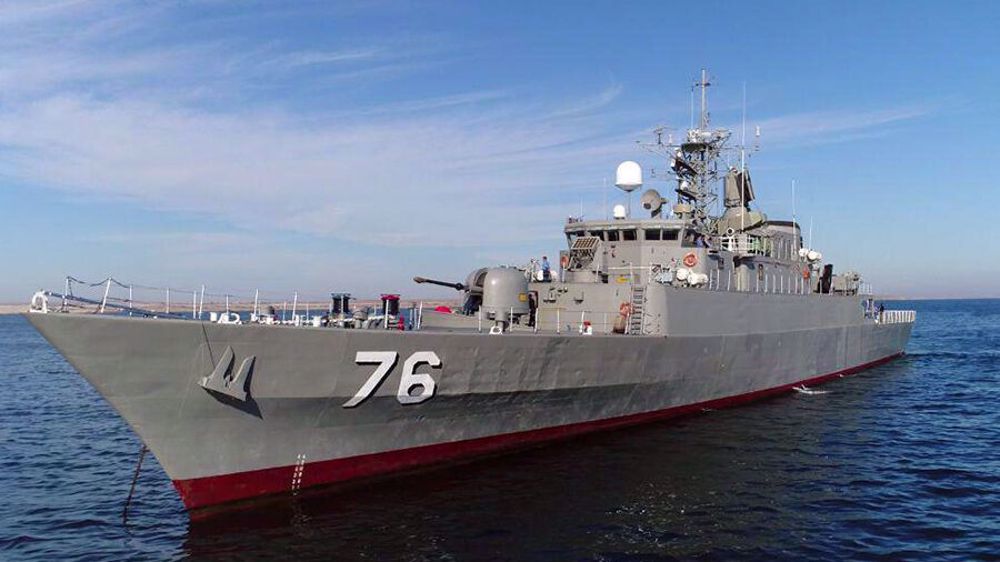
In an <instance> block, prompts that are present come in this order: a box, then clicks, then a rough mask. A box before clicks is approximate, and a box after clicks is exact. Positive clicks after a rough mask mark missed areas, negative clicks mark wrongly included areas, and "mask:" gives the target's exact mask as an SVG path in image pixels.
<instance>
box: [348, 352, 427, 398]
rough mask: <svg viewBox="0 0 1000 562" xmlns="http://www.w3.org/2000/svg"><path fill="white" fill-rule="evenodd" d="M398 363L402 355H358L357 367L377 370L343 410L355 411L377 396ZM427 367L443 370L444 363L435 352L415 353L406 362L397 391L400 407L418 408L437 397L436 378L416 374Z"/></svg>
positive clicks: (368, 353) (377, 353)
mask: <svg viewBox="0 0 1000 562" xmlns="http://www.w3.org/2000/svg"><path fill="white" fill-rule="evenodd" d="M398 361H399V353H397V352H395V351H359V352H358V353H357V355H356V356H355V357H354V362H355V363H357V364H358V365H378V367H376V368H375V372H374V373H372V374H371V376H369V377H368V380H366V381H365V384H363V385H361V388H360V389H358V392H357V394H355V395H354V396H353V397H352V398H351V399H350V400H348V401H347V402H344V404H343V407H344V408H354V407H356V406H358V405H359V404H361V403H362V402H364V401H365V400H367V399H368V397H369V396H371V395H372V394H374V393H375V390H376V389H377V388H378V387H379V385H381V384H382V381H384V380H385V379H386V377H388V376H389V374H390V373H391V372H392V369H393V367H395V366H396V363H397V362H398ZM425 363H426V364H427V365H430V366H431V368H434V369H439V368H441V359H440V358H439V357H438V356H437V353H434V352H433V351H416V352H414V353H413V354H411V355H410V356H409V357H407V358H406V361H404V362H403V373H402V375H400V377H399V388H398V389H397V391H396V400H398V401H399V403H400V404H403V405H404V406H406V405H409V404H419V403H421V402H425V401H427V400H429V399H431V398H432V397H433V396H434V391H435V389H436V388H437V383H436V382H435V381H434V377H432V376H431V375H430V374H428V373H417V372H415V370H416V368H417V366H419V365H422V364H425ZM415 391H416V392H415Z"/></svg>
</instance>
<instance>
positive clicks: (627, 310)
mask: <svg viewBox="0 0 1000 562" xmlns="http://www.w3.org/2000/svg"><path fill="white" fill-rule="evenodd" d="M618 314H621V315H622V316H628V315H629V314H632V305H631V304H629V303H627V302H623V303H622V305H621V306H619V307H618Z"/></svg>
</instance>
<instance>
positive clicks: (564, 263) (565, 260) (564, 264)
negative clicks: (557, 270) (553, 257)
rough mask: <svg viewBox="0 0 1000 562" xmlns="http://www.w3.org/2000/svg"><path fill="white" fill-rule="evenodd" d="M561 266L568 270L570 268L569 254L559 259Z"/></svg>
mask: <svg viewBox="0 0 1000 562" xmlns="http://www.w3.org/2000/svg"><path fill="white" fill-rule="evenodd" d="M559 265H561V266H562V268H563V269H566V268H567V267H569V255H568V254H563V255H562V257H560V258H559Z"/></svg>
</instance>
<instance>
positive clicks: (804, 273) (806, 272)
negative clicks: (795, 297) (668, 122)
mask: <svg viewBox="0 0 1000 562" xmlns="http://www.w3.org/2000/svg"><path fill="white" fill-rule="evenodd" d="M810 275H811V273H810V272H809V268H808V267H803V268H802V278H803V279H809V276H810Z"/></svg>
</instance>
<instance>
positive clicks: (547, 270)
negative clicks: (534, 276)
mask: <svg viewBox="0 0 1000 562" xmlns="http://www.w3.org/2000/svg"><path fill="white" fill-rule="evenodd" d="M542 280H543V281H545V282H546V283H548V282H549V281H552V266H551V265H549V257H548V256H542Z"/></svg>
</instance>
